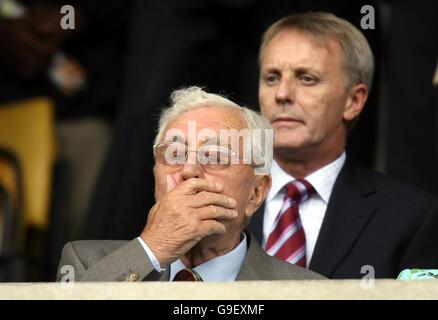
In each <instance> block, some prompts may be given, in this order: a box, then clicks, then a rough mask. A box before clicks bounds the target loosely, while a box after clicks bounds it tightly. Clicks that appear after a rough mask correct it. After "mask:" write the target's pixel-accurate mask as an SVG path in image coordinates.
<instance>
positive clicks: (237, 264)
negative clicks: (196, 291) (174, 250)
mask: <svg viewBox="0 0 438 320" xmlns="http://www.w3.org/2000/svg"><path fill="white" fill-rule="evenodd" d="M242 235H243V239H242V241H240V243H239V245H238V246H237V247H236V248H234V249H233V250H231V251H230V252H228V253H227V254H224V255H222V256H219V257H216V258H213V259H210V260H208V261H206V262H204V263H202V264H200V265H199V266H196V267H194V268H193V270H195V271H196V272H197V273H198V274H199V275H200V276H201V278H202V280H203V281H234V280H236V277H237V274H238V273H239V271H240V268H241V267H242V264H243V261H244V260H245V257H246V253H247V251H248V247H247V240H246V235H245V232H242ZM185 268H186V266H185V265H184V263H183V262H182V261H181V259H178V260H176V261H175V262H173V263H172V264H171V265H170V279H171V280H173V278H174V277H175V275H176V274H177V273H178V272H179V271H180V270H182V269H185Z"/></svg>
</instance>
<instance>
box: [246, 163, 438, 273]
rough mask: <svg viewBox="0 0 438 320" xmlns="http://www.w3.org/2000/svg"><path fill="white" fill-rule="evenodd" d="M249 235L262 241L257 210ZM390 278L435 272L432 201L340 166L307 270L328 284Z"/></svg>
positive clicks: (437, 227)
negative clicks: (328, 280) (368, 276)
mask: <svg viewBox="0 0 438 320" xmlns="http://www.w3.org/2000/svg"><path fill="white" fill-rule="evenodd" d="M263 208H264V206H262V207H261V209H259V212H256V214H255V215H254V217H253V219H252V221H251V223H250V226H249V229H250V230H252V232H253V234H254V235H255V237H256V238H257V239H258V241H259V242H260V241H261V240H262V228H263V210H264V209H263ZM366 265H370V266H372V267H374V271H375V277H376V278H395V277H397V275H398V273H399V272H400V271H401V270H403V269H405V268H438V199H437V198H435V197H434V196H432V195H429V194H427V193H425V192H422V191H420V190H418V189H416V188H414V187H411V186H409V185H406V184H404V183H402V182H399V181H397V180H395V179H392V178H390V177H388V176H385V175H383V174H380V173H377V172H374V171H370V170H367V169H364V168H361V167H359V166H356V165H355V164H353V163H352V162H350V161H349V160H348V159H347V161H346V162H345V164H344V167H343V168H342V170H341V172H340V174H339V176H338V178H337V180H336V182H335V184H334V187H333V191H332V194H331V197H330V200H329V203H328V207H327V211H326V214H325V217H324V220H323V223H322V226H321V231H320V233H319V236H318V239H317V242H316V246H315V250H314V252H313V256H312V259H311V261H310V265H309V269H310V270H313V271H315V272H318V273H320V274H322V275H325V276H326V277H329V278H338V279H339V278H362V277H363V276H364V275H365V273H366V274H368V271H366V272H365V271H364V273H361V268H362V267H363V266H366Z"/></svg>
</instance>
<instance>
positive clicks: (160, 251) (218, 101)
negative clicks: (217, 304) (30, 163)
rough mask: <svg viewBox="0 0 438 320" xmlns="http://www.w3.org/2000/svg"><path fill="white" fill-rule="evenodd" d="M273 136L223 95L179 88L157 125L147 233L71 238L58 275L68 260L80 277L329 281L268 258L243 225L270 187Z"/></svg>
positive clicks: (261, 120)
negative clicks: (107, 238)
mask: <svg viewBox="0 0 438 320" xmlns="http://www.w3.org/2000/svg"><path fill="white" fill-rule="evenodd" d="M270 136H272V129H271V128H270V126H269V123H267V121H266V120H265V119H264V118H262V117H261V116H259V115H258V114H257V113H255V112H253V111H250V110H249V109H247V108H243V107H240V106H238V105H236V104H235V103H233V102H231V101H230V100H227V99H225V98H224V97H221V96H219V95H215V94H209V93H206V92H205V91H203V90H201V89H200V88H197V87H192V88H188V89H182V90H178V91H176V92H174V93H173V94H172V106H171V107H170V108H168V109H166V110H164V111H163V113H162V115H161V118H160V122H159V131H158V134H157V137H156V141H155V146H154V155H155V159H156V164H155V167H154V175H155V197H156V204H155V205H154V206H153V208H152V209H151V210H150V212H149V216H148V221H147V224H146V226H145V228H144V231H143V232H142V234H141V235H140V237H138V238H137V239H134V240H132V241H76V242H71V243H67V244H66V245H65V247H64V250H63V254H62V258H61V262H60V269H59V271H60V272H59V274H58V279H59V280H61V279H62V277H63V274H62V272H63V270H64V269H65V267H64V266H72V267H73V269H74V274H75V280H76V281H123V280H126V281H137V280H150V281H156V280H164V281H166V280H170V281H234V280H276V279H318V278H322V277H321V276H319V275H317V274H316V273H314V272H311V271H308V270H306V269H304V268H300V267H297V266H292V265H290V264H288V263H285V262H283V261H280V260H277V259H275V258H272V257H270V256H268V255H267V254H265V253H264V251H263V250H262V248H261V247H260V246H259V245H258V244H257V241H255V240H253V238H252V236H251V234H250V233H248V232H244V231H243V229H244V226H245V224H246V223H247V221H248V220H249V219H250V218H251V216H252V215H253V213H254V212H255V211H256V210H257V208H258V207H259V206H260V205H261V203H262V202H263V201H264V199H265V196H266V194H267V192H268V189H269V187H270V185H271V179H270V176H269V169H270V164H271V161H272V139H269V137H270ZM269 142H270V143H271V144H269ZM248 145H249V146H250V148H247V146H248Z"/></svg>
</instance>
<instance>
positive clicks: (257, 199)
mask: <svg viewBox="0 0 438 320" xmlns="http://www.w3.org/2000/svg"><path fill="white" fill-rule="evenodd" d="M271 181H272V180H271V176H270V175H257V176H256V180H255V182H254V186H253V189H252V191H251V194H250V196H249V201H248V205H247V206H246V208H245V218H246V219H249V218H251V217H252V215H253V214H254V212H256V210H257V209H258V208H259V207H260V206H261V205H262V203H263V201H264V200H265V198H266V195H267V194H268V191H269V189H270V188H271Z"/></svg>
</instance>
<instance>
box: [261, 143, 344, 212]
mask: <svg viewBox="0 0 438 320" xmlns="http://www.w3.org/2000/svg"><path fill="white" fill-rule="evenodd" d="M345 159H346V155H345V151H344V152H343V153H342V154H341V155H340V156H339V158H337V159H336V160H335V161H333V162H331V163H329V164H328V165H326V166H324V167H322V168H321V169H318V170H317V171H315V172H313V173H311V174H310V175H308V176H307V177H305V179H306V180H307V181H309V182H310V183H311V184H312V186H313V187H314V188H315V190H316V192H317V194H318V195H319V196H320V197H321V199H322V200H323V201H324V202H325V203H326V204H327V203H328V201H329V199H330V195H331V192H332V190H333V185H334V184H335V181H336V178H337V177H338V175H339V172H340V171H341V169H342V166H343V165H344V163H345ZM271 177H272V186H271V189H270V190H269V193H268V196H267V197H266V199H267V201H271V200H272V199H273V198H274V197H275V196H276V195H277V194H278V193H279V192H280V191H281V189H282V188H283V187H284V186H285V185H286V184H287V183H289V182H291V181H294V180H295V178H294V177H293V176H291V175H289V174H288V173H287V172H285V171H284V170H283V169H282V168H281V167H280V166H279V165H278V163H277V162H276V161H275V160H274V161H272V167H271Z"/></svg>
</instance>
